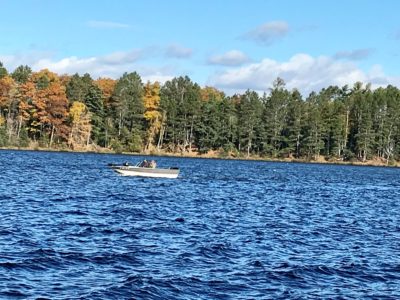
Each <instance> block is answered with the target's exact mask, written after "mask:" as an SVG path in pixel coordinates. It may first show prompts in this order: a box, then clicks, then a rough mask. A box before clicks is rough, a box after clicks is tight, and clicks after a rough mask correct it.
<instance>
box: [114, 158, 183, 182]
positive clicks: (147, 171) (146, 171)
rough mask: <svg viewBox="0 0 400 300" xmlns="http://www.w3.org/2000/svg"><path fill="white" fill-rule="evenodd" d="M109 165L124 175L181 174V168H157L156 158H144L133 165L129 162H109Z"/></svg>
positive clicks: (173, 175)
mask: <svg viewBox="0 0 400 300" xmlns="http://www.w3.org/2000/svg"><path fill="white" fill-rule="evenodd" d="M109 167H110V168H111V169H113V170H114V171H115V172H117V173H119V174H121V175H123V176H143V177H158V178H177V177H178V175H179V168H167V169H161V168H157V167H156V162H155V161H154V160H152V161H147V160H144V161H141V162H139V163H137V164H136V165H134V166H131V165H129V164H128V163H124V164H122V165H116V164H109Z"/></svg>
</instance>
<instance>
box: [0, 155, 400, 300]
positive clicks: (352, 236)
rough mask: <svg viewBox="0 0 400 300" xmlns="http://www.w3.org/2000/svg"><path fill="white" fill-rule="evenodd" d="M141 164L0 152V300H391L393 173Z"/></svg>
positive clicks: (398, 179)
mask: <svg viewBox="0 0 400 300" xmlns="http://www.w3.org/2000/svg"><path fill="white" fill-rule="evenodd" d="M142 158H144V157H141V156H125V155H104V154H102V155H100V154H82V153H50V152H29V151H5V150H4V151H0V167H1V172H0V209H1V210H0V211H1V218H0V299H299V298H300V299H303V298H315V299H319V298H344V299H351V298H354V299H360V298H385V299H399V298H400V169H395V168H377V167H355V166H336V165H319V164H295V163H292V164H287V163H272V162H260V161H233V160H207V159H187V158H171V157H169V158H168V157H158V158H155V159H156V160H157V162H158V166H160V167H162V166H166V167H169V166H178V167H180V169H181V173H180V176H179V178H178V179H155V178H136V177H123V176H119V175H117V174H116V173H114V172H113V171H112V170H110V169H109V168H108V167H107V164H108V163H118V162H121V163H122V162H125V161H129V162H131V163H135V162H137V161H139V160H140V159H142ZM150 158H151V157H150Z"/></svg>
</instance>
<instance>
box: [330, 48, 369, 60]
mask: <svg viewBox="0 0 400 300" xmlns="http://www.w3.org/2000/svg"><path fill="white" fill-rule="evenodd" d="M372 52H374V50H373V49H370V48H366V49H356V50H352V51H339V52H337V53H336V54H335V56H334V57H335V58H338V59H340V58H342V59H349V60H362V59H365V58H367V57H369V56H370V55H371V54H372Z"/></svg>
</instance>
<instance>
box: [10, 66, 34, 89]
mask: <svg viewBox="0 0 400 300" xmlns="http://www.w3.org/2000/svg"><path fill="white" fill-rule="evenodd" d="M31 75H32V69H31V68H30V67H28V66H26V65H25V66H23V65H21V66H19V67H17V68H16V69H15V70H14V72H12V74H11V77H12V78H13V79H14V80H15V81H16V82H18V83H19V84H21V83H26V82H27V81H28V79H29V77H30V76H31Z"/></svg>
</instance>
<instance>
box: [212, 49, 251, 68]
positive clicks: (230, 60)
mask: <svg viewBox="0 0 400 300" xmlns="http://www.w3.org/2000/svg"><path fill="white" fill-rule="evenodd" d="M248 61H249V58H248V57H247V56H246V54H244V53H243V52H241V51H239V50H231V51H228V52H226V53H224V54H222V55H214V56H211V57H210V58H209V59H208V63H209V64H211V65H223V66H239V65H242V64H244V63H246V62H248Z"/></svg>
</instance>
